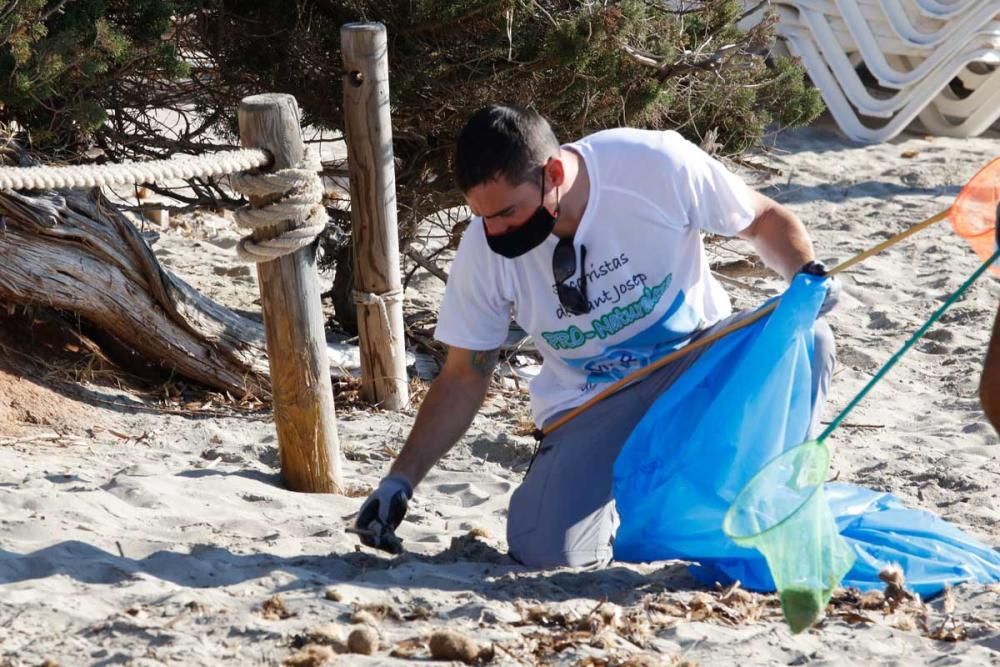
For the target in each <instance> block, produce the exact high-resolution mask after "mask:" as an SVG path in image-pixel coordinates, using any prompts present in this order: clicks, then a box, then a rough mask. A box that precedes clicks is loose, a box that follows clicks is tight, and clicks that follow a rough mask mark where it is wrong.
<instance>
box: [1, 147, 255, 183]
mask: <svg viewBox="0 0 1000 667" xmlns="http://www.w3.org/2000/svg"><path fill="white" fill-rule="evenodd" d="M270 161H271V157H270V155H268V153H267V152H266V151H262V150H257V149H254V148H242V149H239V150H233V151H223V152H221V153H211V154H208V155H178V156H175V157H172V158H170V159H168V160H151V161H149V162H124V163H121V164H90V165H76V166H67V167H0V189H2V190H53V189H57V188H94V187H99V186H103V185H127V184H136V185H138V184H140V183H155V182H158V181H165V180H170V179H190V178H207V177H209V176H224V175H226V174H232V173H236V172H241V171H247V170H248V169H256V168H258V167H263V166H265V165H266V164H268V163H269V162H270Z"/></svg>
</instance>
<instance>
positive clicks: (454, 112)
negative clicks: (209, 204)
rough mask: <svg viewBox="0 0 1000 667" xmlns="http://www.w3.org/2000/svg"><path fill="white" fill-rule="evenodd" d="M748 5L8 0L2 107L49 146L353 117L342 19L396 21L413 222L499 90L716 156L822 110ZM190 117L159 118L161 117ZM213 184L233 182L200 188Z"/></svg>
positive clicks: (3, 8)
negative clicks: (348, 113) (258, 118)
mask: <svg viewBox="0 0 1000 667" xmlns="http://www.w3.org/2000/svg"><path fill="white" fill-rule="evenodd" d="M743 11H744V10H743V4H742V2H741V0H623V1H621V2H594V1H593V0H587V1H585V0H296V2H288V0H20V1H19V2H15V1H13V0H7V1H6V2H4V0H0V103H2V110H0V121H6V122H16V123H17V124H18V125H20V126H21V127H23V128H25V129H27V130H28V131H29V132H30V136H31V139H32V142H33V144H34V146H35V147H36V148H37V149H41V150H49V151H54V150H56V149H59V148H62V147H67V148H70V149H75V148H79V147H81V146H86V144H87V142H88V141H96V142H97V143H98V144H99V145H100V146H101V147H102V148H104V150H105V152H106V153H107V154H108V156H109V157H110V158H111V159H120V158H123V157H157V156H163V155H167V154H170V153H174V152H179V151H183V152H200V151H204V150H211V149H214V148H217V147H218V146H217V144H218V143H219V139H218V137H219V136H222V137H223V138H225V137H228V138H229V140H234V139H235V137H236V132H237V131H236V126H235V121H236V114H235V108H236V105H237V104H238V102H239V100H240V98H241V97H243V96H245V95H248V94H253V93H259V92H285V93H291V94H293V95H294V96H295V97H296V98H297V99H298V102H299V105H300V107H301V109H302V111H303V123H305V124H311V125H315V126H319V127H324V128H329V129H333V130H342V129H343V109H342V93H341V91H342V77H343V72H342V66H341V54H340V28H341V26H342V25H343V24H345V23H348V22H351V21H381V22H382V23H384V24H385V25H386V27H387V29H388V35H389V53H388V57H389V65H390V89H391V111H392V120H393V135H394V145H393V148H394V152H395V156H396V159H397V184H398V187H399V196H398V203H399V208H400V221H401V223H402V227H403V230H404V235H406V234H408V233H409V232H410V231H411V230H412V229H413V226H414V224H415V223H416V222H417V221H419V220H421V219H423V218H424V217H426V216H427V215H430V214H431V213H433V212H435V211H439V210H442V209H445V208H448V207H451V206H454V205H456V204H459V203H461V196H460V194H459V193H458V192H456V191H455V188H454V187H453V185H452V179H451V177H450V173H451V169H450V160H451V155H452V146H453V141H454V137H455V135H456V134H457V132H458V129H459V128H460V127H461V124H462V123H463V122H464V121H465V119H466V118H467V117H468V115H469V114H470V113H472V112H473V111H474V110H476V109H478V108H479V107H481V106H483V105H485V104H487V103H489V102H515V103H520V104H524V105H529V106H533V107H535V108H536V109H538V111H540V112H541V113H542V114H544V115H545V116H546V117H548V118H549V119H550V120H551V121H552V123H553V126H554V127H555V129H556V132H557V134H558V135H559V137H560V139H562V140H564V141H570V140H573V139H575V138H577V137H579V136H581V135H583V134H586V133H589V132H592V131H595V130H598V129H602V128H606V127H612V126H618V125H632V126H640V127H650V128H672V129H676V130H678V131H680V132H681V133H682V134H684V135H685V136H687V137H689V138H690V139H692V140H694V141H696V142H698V143H703V142H704V140H705V139H706V137H711V139H712V141H711V142H710V143H711V144H712V146H713V147H714V148H715V149H716V150H718V151H719V152H721V153H727V154H738V153H741V152H743V151H745V150H747V149H749V148H752V147H755V146H758V145H759V144H760V143H761V142H762V140H763V138H764V137H765V133H766V132H768V131H769V130H770V129H771V128H775V127H782V126H796V125H802V124H805V123H808V122H810V121H811V120H812V119H813V118H815V117H816V115H818V113H819V112H820V111H821V110H822V104H821V102H820V98H819V95H818V93H817V92H816V91H815V90H813V89H811V88H809V87H807V86H806V84H805V80H804V74H803V70H802V69H801V67H800V66H799V65H798V64H797V63H795V62H792V61H788V60H782V59H771V58H770V57H769V49H770V46H771V44H772V43H773V31H772V24H771V21H770V20H767V21H764V22H763V23H762V24H760V25H758V26H756V27H755V28H753V29H752V30H750V31H749V32H747V33H744V32H742V31H740V30H739V29H738V28H737V27H736V24H737V22H738V21H739V19H740V17H741V14H742V12H743ZM161 108H169V109H171V110H173V111H175V112H178V113H184V114H193V115H194V116H196V119H195V120H191V118H190V117H185V119H186V120H185V122H184V123H181V124H180V129H176V130H172V132H173V134H170V133H165V132H164V130H163V127H162V126H161V125H158V124H157V122H156V121H155V119H153V120H151V118H152V111H153V110H155V109H161ZM200 192H201V193H202V195H201V196H202V198H203V199H204V197H205V196H206V194H205V193H208V196H209V198H212V197H217V196H222V195H224V193H223V192H222V191H221V190H218V189H214V190H212V189H202V190H201V191H200Z"/></svg>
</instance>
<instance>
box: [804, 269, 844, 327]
mask: <svg viewBox="0 0 1000 667" xmlns="http://www.w3.org/2000/svg"><path fill="white" fill-rule="evenodd" d="M796 273H805V274H808V275H810V276H818V277H820V278H824V277H826V275H827V272H826V266H825V265H824V264H823V262H817V261H812V262H806V263H805V264H803V265H802V268H801V269H799V270H798V271H797V272H796ZM841 288H842V285H841V283H840V281H839V280H837V278H836V276H830V277H828V278H827V285H826V297H824V299H823V304H822V305H821V306H820V307H819V313H818V314H817V315H816V317H823V316H824V315H826V314H827V313H829V312H830V311H831V310H833V309H834V308H836V307H837V304H838V303H840V290H841Z"/></svg>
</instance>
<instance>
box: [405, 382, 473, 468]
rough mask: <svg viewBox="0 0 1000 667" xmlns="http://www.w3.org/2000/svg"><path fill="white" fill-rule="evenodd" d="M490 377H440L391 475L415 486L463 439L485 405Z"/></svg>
mask: <svg viewBox="0 0 1000 667" xmlns="http://www.w3.org/2000/svg"><path fill="white" fill-rule="evenodd" d="M488 387H489V377H488V376H487V377H485V378H478V377H476V378H472V377H470V378H452V377H449V376H445V375H442V376H439V377H438V379H437V380H435V381H434V383H433V384H432V385H431V387H430V389H429V390H428V391H427V396H425V397H424V401H423V403H422V404H421V405H420V410H419V411H418V412H417V419H416V421H415V422H414V424H413V430H411V431H410V436H409V437H408V438H407V439H406V444H405V445H403V450H402V451H401V452H400V453H399V456H398V457H397V458H396V461H395V462H394V463H393V464H392V467H391V468H390V470H389V472H390V474H393V475H402V476H403V477H405V478H406V479H408V480H409V481H410V483H411V484H413V485H414V486H416V485H417V484H419V483H420V480H422V479H423V478H424V476H425V475H426V474H427V472H428V471H429V470H430V469H431V467H433V466H434V464H435V463H437V461H438V460H439V459H440V458H441V457H442V456H444V455H445V454H446V453H447V452H448V450H449V449H451V448H452V447H453V446H454V445H455V443H456V442H458V439H459V438H461V437H462V434H463V433H465V431H466V429H468V428H469V424H471V423H472V419H473V417H475V416H476V412H477V411H478V410H479V406H481V405H482V403H483V399H484V398H485V397H486V390H487V388H488Z"/></svg>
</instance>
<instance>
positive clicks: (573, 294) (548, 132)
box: [355, 106, 840, 567]
mask: <svg viewBox="0 0 1000 667" xmlns="http://www.w3.org/2000/svg"><path fill="white" fill-rule="evenodd" d="M455 171H456V177H457V181H458V185H459V187H460V188H461V190H462V192H463V193H464V195H465V198H466V201H467V202H468V204H469V206H470V208H471V209H472V212H473V214H474V215H475V217H474V218H473V220H472V223H471V224H470V225H469V227H468V229H467V230H466V231H465V233H464V235H463V237H462V241H461V244H460V245H459V248H458V252H457V254H456V257H455V262H454V265H453V267H452V269H451V275H450V278H449V280H448V286H447V289H446V292H445V296H444V301H443V303H442V305H441V312H440V316H439V319H438V325H437V330H436V332H435V336H436V338H437V339H438V340H440V341H441V342H443V343H445V344H447V345H448V346H449V351H448V356H447V359H446V361H445V364H444V367H443V368H442V370H441V373H440V375H439V376H438V377H437V379H435V381H434V382H433V384H432V385H431V387H430V390H429V391H428V393H427V396H426V398H425V399H424V401H423V403H422V405H421V406H420V410H419V413H418V414H417V418H416V422H415V423H414V425H413V429H412V431H411V432H410V435H409V437H408V438H407V440H406V444H405V445H404V447H403V449H402V451H401V452H400V454H399V457H398V458H397V459H396V461H395V462H394V463H393V464H392V466H391V468H390V470H389V475H388V476H387V477H385V478H384V479H383V480H382V481H381V483H380V484H379V486H378V488H377V489H376V490H375V491H374V492H373V493H372V494H371V496H370V497H369V498H368V499H367V500H366V501H365V503H364V504H363V505H362V507H361V511H360V512H359V514H358V517H357V520H356V524H355V528H356V529H357V532H358V533H359V534H360V535H361V536H362V541H363V542H364V543H366V544H368V545H369V546H373V547H376V548H380V549H385V550H388V551H398V550H399V548H400V547H399V540H398V538H396V536H395V532H394V531H395V529H396V527H397V526H398V525H399V523H400V522H401V521H402V520H403V516H404V515H405V513H406V506H407V500H408V499H409V498H411V497H412V495H413V492H414V488H415V487H416V486H417V484H419V483H420V480H421V479H423V478H424V476H425V475H426V474H427V472H428V471H429V470H430V468H431V467H432V466H433V465H434V464H435V463H436V462H437V461H438V460H439V459H440V458H441V457H442V456H443V455H444V454H445V453H446V452H447V451H448V450H449V449H450V448H451V447H452V446H453V445H454V444H455V443H456V442H457V441H458V440H459V438H460V437H461V436H462V434H463V433H464V432H465V430H466V429H467V428H468V427H469V424H470V423H471V422H472V419H473V417H474V416H475V414H476V412H477V410H478V409H479V407H480V405H481V404H482V402H483V399H484V398H485V396H486V391H487V388H488V387H489V383H490V377H491V375H492V372H493V368H494V365H495V364H496V362H497V358H498V355H499V350H500V346H501V344H502V343H503V342H504V340H505V339H506V337H507V331H508V328H509V326H510V321H511V318H512V317H513V318H514V320H516V321H517V323H518V324H519V325H520V326H521V327H522V328H523V329H524V330H525V331H527V332H528V333H529V334H530V335H531V336H532V338H533V339H534V341H535V343H536V344H537V346H538V349H539V351H540V352H541V355H542V357H543V365H542V370H541V373H540V374H539V375H538V377H537V378H535V380H534V381H533V382H532V383H531V401H532V410H533V412H534V418H535V423H536V424H538V425H544V424H546V423H549V422H551V420H553V419H556V418H558V417H559V416H560V415H561V414H564V413H565V412H566V411H567V410H570V409H572V408H573V407H576V406H578V405H580V404H581V403H583V402H585V401H586V400H587V399H588V398H591V397H592V396H594V395H595V394H597V393H598V392H600V391H601V389H602V388H604V387H606V386H608V383H611V382H614V381H616V380H618V379H621V378H623V377H625V376H626V375H628V374H629V373H630V372H632V371H634V370H636V369H638V368H640V367H642V366H645V365H647V364H649V363H651V362H653V361H655V360H656V359H658V358H660V357H662V356H663V355H665V354H667V353H669V352H671V351H673V350H676V349H677V348H680V347H682V346H684V345H686V344H688V343H690V342H692V341H694V340H696V339H698V338H700V337H702V336H705V335H708V334H711V333H712V332H713V331H717V330H719V329H721V328H723V327H725V326H727V325H729V324H732V323H733V322H735V321H737V320H740V319H742V318H744V317H746V315H747V313H737V314H735V315H734V314H732V311H731V308H730V303H729V298H728V296H727V295H726V293H725V291H724V290H723V289H722V287H721V286H720V285H719V283H718V282H717V281H716V280H715V279H714V278H713V277H712V274H711V272H710V270H709V264H708V260H707V258H706V255H705V250H704V246H703V244H702V235H703V233H711V234H719V235H723V236H739V237H741V238H744V239H747V240H749V241H750V242H751V243H752V244H753V246H754V248H755V249H756V251H757V253H758V254H759V255H760V257H761V258H762V259H763V260H764V262H765V263H766V264H767V265H768V266H769V267H771V268H772V269H774V270H775V271H777V272H778V273H780V274H781V275H782V276H783V277H784V278H786V279H787V280H791V279H792V277H793V276H794V275H795V274H796V273H799V272H806V273H810V274H813V275H825V268H824V267H823V266H822V264H820V263H818V262H816V261H815V257H814V255H813V247H812V242H811V241H810V239H809V236H808V234H807V233H806V230H805V227H804V226H803V225H802V223H801V222H800V221H799V219H798V218H797V217H796V216H795V215H794V214H793V213H791V212H790V211H789V210H788V209H786V208H784V207H783V206H781V205H779V204H778V203H776V202H774V201H773V200H771V199H769V198H767V197H765V196H763V195H761V194H759V193H756V192H754V191H752V190H751V189H750V188H748V187H747V185H746V184H745V183H744V182H743V181H742V180H740V179H739V178H738V177H736V176H735V175H733V174H732V173H730V172H729V171H727V170H726V168H725V167H724V166H723V165H722V164H720V163H719V162H718V161H716V160H715V159H713V158H712V157H710V156H709V155H707V154H706V153H705V152H703V151H702V150H701V149H699V148H698V147H697V146H695V145H694V144H691V143H689V142H688V141H686V140H685V139H683V138H682V137H681V136H680V135H679V134H677V133H676V132H670V131H667V132H661V131H649V130H637V129H614V130H606V131H603V132H598V133H596V134H592V135H590V136H587V137H584V138H583V139H580V140H579V141H576V142H574V143H570V144H565V145H560V144H559V142H558V141H557V139H556V136H555V134H553V131H552V129H551V128H550V126H549V123H548V122H547V121H546V120H545V119H544V118H542V117H541V116H539V115H538V114H537V113H535V112H533V111H530V110H526V109H522V108H518V107H512V106H490V107H487V108H485V109H482V110H480V111H478V112H477V113H475V114H474V115H473V116H472V118H471V119H470V120H469V121H468V123H467V124H466V125H465V127H464V128H463V130H462V131H461V133H460V135H459V137H458V144H457V148H456V154H455ZM830 282H831V285H830V289H829V291H828V294H827V298H826V300H825V301H824V303H823V306H822V308H821V310H820V314H821V315H823V314H825V313H827V312H829V311H830V310H831V309H832V308H833V307H834V306H835V305H836V302H837V298H838V294H839V289H840V288H839V284H838V283H837V282H836V281H835V280H832V279H831V281H830ZM815 333H816V339H815V340H816V344H815V353H814V359H813V370H814V375H813V391H812V401H813V403H812V429H811V430H812V431H813V433H814V434H815V432H817V431H818V426H819V419H820V413H821V411H822V408H823V403H824V401H825V397H826V393H827V390H828V388H829V385H830V378H831V375H832V372H833V364H834V343H833V335H832V333H831V331H830V328H829V327H828V326H827V325H826V323H825V322H824V321H822V320H819V321H817V322H816V326H815ZM698 356H699V355H698V352H697V351H696V352H693V353H691V354H688V355H686V356H684V357H681V358H680V359H677V360H676V361H674V362H672V363H669V364H666V365H664V366H663V367H662V368H659V369H657V370H656V371H655V372H653V373H651V374H649V375H648V376H646V377H645V378H644V379H642V380H640V381H638V382H636V383H634V384H632V385H629V386H628V387H626V388H625V389H623V390H621V391H619V392H618V393H617V394H615V395H614V396H612V397H610V398H608V399H606V400H604V401H602V402H601V403H598V404H597V405H596V406H594V407H592V408H591V409H589V410H587V411H586V412H584V413H583V414H581V415H580V416H578V417H576V418H575V419H573V420H572V421H570V422H568V423H567V424H566V425H564V426H562V427H561V428H559V429H558V430H556V431H554V432H553V433H551V434H550V435H548V436H546V438H545V440H544V441H543V442H542V444H541V447H540V448H539V451H538V452H537V454H536V457H535V459H534V461H533V462H532V465H531V467H530V468H529V470H528V473H527V475H526V476H525V479H524V481H523V482H522V484H521V485H520V486H519V487H518V488H517V489H516V490H515V491H514V494H513V496H512V497H511V501H510V509H509V513H508V525H507V542H508V546H509V548H510V554H511V556H512V557H513V558H514V559H516V560H518V561H520V562H521V563H523V564H525V565H528V566H531V567H554V566H562V565H569V566H594V565H598V566H600V565H605V564H607V563H608V562H609V561H610V560H611V558H612V545H613V542H614V535H615V528H616V526H617V516H616V513H615V507H614V497H613V493H612V469H613V466H614V462H615V458H616V457H617V456H618V452H619V451H620V449H621V447H622V445H624V443H625V441H626V439H627V438H628V436H629V434H630V433H631V431H632V429H633V427H634V426H635V425H636V423H638V421H639V420H640V419H641V418H642V416H643V414H645V412H646V410H647V409H648V408H649V407H650V406H651V405H652V404H653V403H654V402H655V401H656V399H657V397H658V396H659V395H660V394H661V393H663V392H664V391H666V390H668V389H669V387H670V386H671V384H672V383H673V382H674V381H675V380H676V379H677V378H678V377H679V376H680V375H681V373H683V372H684V370H685V369H686V368H688V367H689V366H690V365H691V364H692V363H693V362H694V361H695V359H697V357H698Z"/></svg>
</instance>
